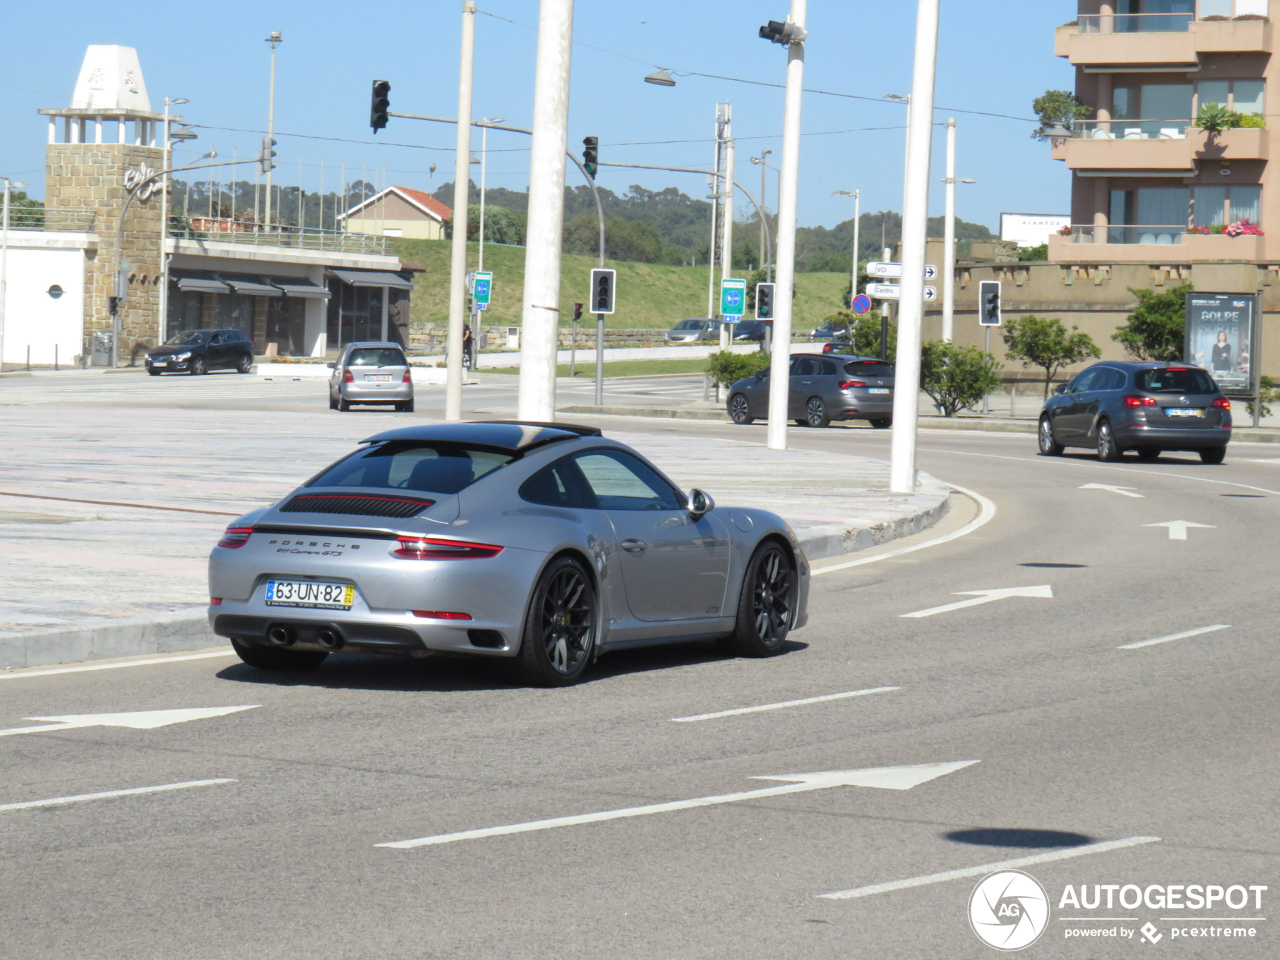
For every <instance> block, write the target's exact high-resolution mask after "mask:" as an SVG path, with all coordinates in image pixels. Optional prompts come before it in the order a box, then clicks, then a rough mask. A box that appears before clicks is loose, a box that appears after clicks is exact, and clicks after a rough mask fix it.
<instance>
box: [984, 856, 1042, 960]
mask: <svg viewBox="0 0 1280 960" xmlns="http://www.w3.org/2000/svg"><path fill="white" fill-rule="evenodd" d="M969 926H971V927H972V928H973V932H974V933H976V934H977V935H978V939H979V940H981V941H982V942H983V943H985V944H986V945H987V946H989V947H995V948H996V949H997V950H1004V951H1007V952H1013V951H1014V950H1021V949H1023V948H1024V947H1029V946H1031V944H1033V943H1035V942H1036V941H1037V940H1039V939H1040V937H1041V936H1043V934H1044V932H1045V930H1046V929H1048V926H1049V894H1048V893H1046V892H1045V889H1044V887H1042V886H1040V883H1039V881H1037V880H1036V879H1035V877H1032V876H1031V875H1030V874H1026V873H1023V872H1022V871H1021V870H1001V871H1000V872H999V873H991V874H988V875H987V876H985V877H983V878H982V880H981V881H979V883H978V885H977V886H976V887H974V888H973V893H971V894H970V895H969Z"/></svg>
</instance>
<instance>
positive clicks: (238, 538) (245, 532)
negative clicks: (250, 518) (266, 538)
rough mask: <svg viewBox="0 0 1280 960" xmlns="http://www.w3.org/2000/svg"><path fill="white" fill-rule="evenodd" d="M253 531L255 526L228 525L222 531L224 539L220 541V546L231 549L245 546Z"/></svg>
mask: <svg viewBox="0 0 1280 960" xmlns="http://www.w3.org/2000/svg"><path fill="white" fill-rule="evenodd" d="M252 533H253V527H227V529H226V530H224V531H223V532H222V539H221V540H219V541H218V546H220V547H226V548H228V549H229V550H235V549H237V548H238V547H243V546H244V545H245V544H246V543H248V542H249V537H250V535H251V534H252Z"/></svg>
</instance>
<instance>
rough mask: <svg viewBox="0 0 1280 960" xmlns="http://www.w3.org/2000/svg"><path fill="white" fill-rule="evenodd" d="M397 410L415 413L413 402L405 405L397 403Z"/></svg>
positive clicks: (410, 401)
mask: <svg viewBox="0 0 1280 960" xmlns="http://www.w3.org/2000/svg"><path fill="white" fill-rule="evenodd" d="M396 409H397V410H399V411H400V412H401V413H413V401H412V400H406V401H404V403H397V404H396Z"/></svg>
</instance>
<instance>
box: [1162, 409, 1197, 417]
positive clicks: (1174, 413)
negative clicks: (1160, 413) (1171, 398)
mask: <svg viewBox="0 0 1280 960" xmlns="http://www.w3.org/2000/svg"><path fill="white" fill-rule="evenodd" d="M1164 413H1165V416H1166V417H1203V416H1204V411H1203V410H1200V409H1198V408H1196V407H1165V410H1164Z"/></svg>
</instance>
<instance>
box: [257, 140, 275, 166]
mask: <svg viewBox="0 0 1280 960" xmlns="http://www.w3.org/2000/svg"><path fill="white" fill-rule="evenodd" d="M275 145H276V142H275V140H273V139H271V137H269V136H267V137H263V138H262V153H261V154H259V155H258V168H259V169H260V170H261V171H262V172H263V173H270V172H271V171H272V170H274V169H275V168H276V161H275V156H276V152H275V151H274V150H272V149H271V148H272V147H274V146H275Z"/></svg>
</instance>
